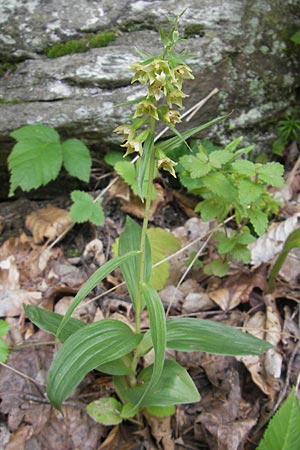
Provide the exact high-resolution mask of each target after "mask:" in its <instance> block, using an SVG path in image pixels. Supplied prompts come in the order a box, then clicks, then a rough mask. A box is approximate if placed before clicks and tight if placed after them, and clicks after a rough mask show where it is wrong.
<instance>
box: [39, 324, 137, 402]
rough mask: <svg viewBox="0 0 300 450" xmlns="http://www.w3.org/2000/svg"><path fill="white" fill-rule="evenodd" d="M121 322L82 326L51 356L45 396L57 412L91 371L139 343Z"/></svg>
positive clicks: (127, 351)
mask: <svg viewBox="0 0 300 450" xmlns="http://www.w3.org/2000/svg"><path fill="white" fill-rule="evenodd" d="M141 338H142V336H141V335H138V334H135V333H133V331H132V330H131V328H130V327H129V326H128V325H126V324H125V323H124V322H121V321H118V320H113V319H107V320H100V321H99V322H95V323H91V324H88V325H86V326H85V327H84V328H81V329H80V330H78V331H76V332H75V333H74V334H72V335H71V336H70V337H69V338H68V339H67V340H66V341H65V342H64V344H63V345H62V347H61V348H60V349H59V350H58V352H57V353H56V355H55V358H54V360H53V362H52V364H51V367H50V370H49V374H48V382H47V395H48V398H49V400H50V402H51V404H52V405H53V406H54V407H55V408H57V409H58V410H61V404H62V402H63V401H64V400H65V399H66V398H67V397H68V396H69V395H70V394H71V392H72V391H73V390H74V389H75V387H76V386H77V385H78V384H79V383H80V381H81V380H82V379H83V378H84V377H85V375H86V374H87V373H88V372H90V371H91V370H93V369H95V368H96V367H98V366H99V365H100V364H105V363H108V362H110V361H113V360H115V359H117V358H121V357H122V356H125V355H126V354H127V353H129V352H130V351H132V350H133V349H134V348H135V347H136V346H137V344H138V343H139V342H140V340H141Z"/></svg>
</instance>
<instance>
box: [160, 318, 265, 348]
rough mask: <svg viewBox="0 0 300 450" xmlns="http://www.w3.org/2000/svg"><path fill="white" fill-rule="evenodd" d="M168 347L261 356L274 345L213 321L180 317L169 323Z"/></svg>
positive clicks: (168, 321)
mask: <svg viewBox="0 0 300 450" xmlns="http://www.w3.org/2000/svg"><path fill="white" fill-rule="evenodd" d="M166 325H167V348H172V349H174V350H178V351H183V352H195V351H203V352H207V353H214V354H219V355H232V356H236V355H260V354H261V353H263V352H265V351H266V350H268V349H269V348H272V345H271V344H270V343H269V342H267V341H263V340H261V339H258V338H256V337H255V336H252V335H251V334H246V333H244V332H243V331H241V330H238V329H236V328H234V327H231V326H229V325H225V324H223V323H220V322H215V321H213V320H206V319H205V320H204V319H194V318H186V317H180V318H177V319H170V320H167V324H166Z"/></svg>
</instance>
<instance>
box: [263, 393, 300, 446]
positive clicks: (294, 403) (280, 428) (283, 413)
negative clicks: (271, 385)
mask: <svg viewBox="0 0 300 450" xmlns="http://www.w3.org/2000/svg"><path fill="white" fill-rule="evenodd" d="M299 436H300V405H299V401H298V399H297V397H296V395H295V389H294V388H293V390H292V392H291V393H290V395H289V396H288V398H287V400H286V401H285V402H284V404H283V405H282V406H281V408H280V409H279V410H278V411H277V413H276V414H275V416H274V417H273V418H272V419H271V421H270V423H269V425H268V428H267V430H266V431H265V434H264V437H263V439H262V441H261V442H260V444H259V446H258V448H257V450H279V449H280V450H298V449H299Z"/></svg>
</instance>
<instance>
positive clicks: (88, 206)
mask: <svg viewBox="0 0 300 450" xmlns="http://www.w3.org/2000/svg"><path fill="white" fill-rule="evenodd" d="M71 198H72V200H73V202H74V203H73V205H72V206H71V209H70V216H71V219H72V220H73V221H74V222H78V223H81V222H87V221H90V222H92V223H94V224H95V225H103V223H104V212H103V209H102V206H101V204H100V202H97V203H96V202H94V201H93V199H92V197H91V196H90V195H89V194H88V193H87V192H83V191H73V192H72V194H71Z"/></svg>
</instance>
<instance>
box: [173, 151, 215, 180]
mask: <svg viewBox="0 0 300 450" xmlns="http://www.w3.org/2000/svg"><path fill="white" fill-rule="evenodd" d="M207 159H208V158H207V157H205V155H203V154H202V153H197V154H196V155H185V156H182V158H180V160H179V162H180V164H181V165H182V166H183V167H184V168H185V170H187V171H188V172H190V176H191V178H201V177H203V176H204V175H206V174H208V173H209V172H210V170H211V167H210V165H209V164H208V162H207Z"/></svg>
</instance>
